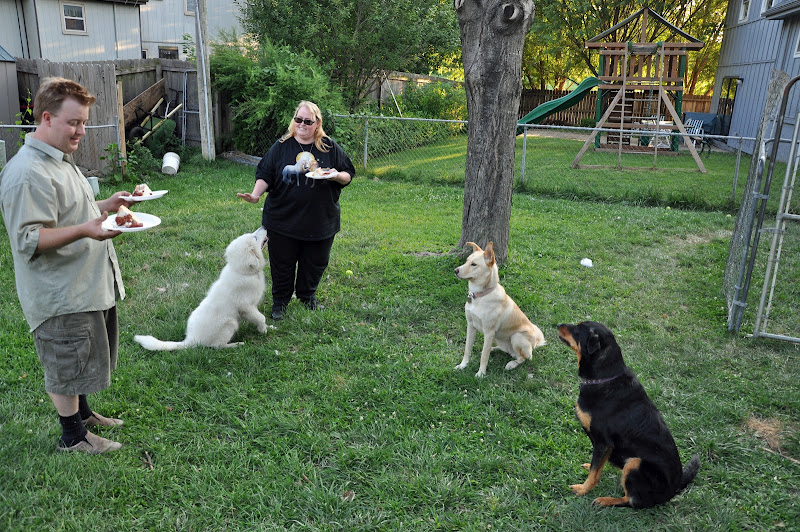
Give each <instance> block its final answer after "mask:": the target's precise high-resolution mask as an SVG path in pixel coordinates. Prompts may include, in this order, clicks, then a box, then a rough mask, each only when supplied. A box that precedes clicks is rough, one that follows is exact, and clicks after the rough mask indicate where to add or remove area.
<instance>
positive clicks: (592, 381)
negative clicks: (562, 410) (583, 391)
mask: <svg viewBox="0 0 800 532" xmlns="http://www.w3.org/2000/svg"><path fill="white" fill-rule="evenodd" d="M621 375H622V373H620V374H619V375H614V376H613V377H606V378H605V379H581V386H583V385H584V384H603V383H606V382H611V381H613V380H614V379H616V378H617V377H620V376H621Z"/></svg>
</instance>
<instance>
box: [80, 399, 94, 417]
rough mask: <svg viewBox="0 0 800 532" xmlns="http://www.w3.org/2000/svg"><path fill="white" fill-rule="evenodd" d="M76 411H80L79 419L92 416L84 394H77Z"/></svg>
mask: <svg viewBox="0 0 800 532" xmlns="http://www.w3.org/2000/svg"><path fill="white" fill-rule="evenodd" d="M78 412H80V414H81V419H82V420H84V421H86V420H87V419H89V418H90V417H92V409H91V408H89V401H87V400H86V396H85V395H79V396H78Z"/></svg>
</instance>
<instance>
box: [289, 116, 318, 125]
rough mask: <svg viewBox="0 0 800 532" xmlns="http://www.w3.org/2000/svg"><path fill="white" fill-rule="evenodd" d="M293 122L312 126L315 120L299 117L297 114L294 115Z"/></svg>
mask: <svg viewBox="0 0 800 532" xmlns="http://www.w3.org/2000/svg"><path fill="white" fill-rule="evenodd" d="M294 122H295V123H296V124H305V125H307V126H313V125H314V123H316V120H309V119H308V118H300V117H299V116H296V117H294Z"/></svg>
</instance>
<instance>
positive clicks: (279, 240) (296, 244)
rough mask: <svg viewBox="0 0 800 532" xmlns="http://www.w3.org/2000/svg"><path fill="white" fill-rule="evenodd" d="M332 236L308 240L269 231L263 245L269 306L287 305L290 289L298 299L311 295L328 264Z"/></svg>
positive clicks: (290, 295) (289, 298)
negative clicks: (266, 255) (269, 286)
mask: <svg viewBox="0 0 800 532" xmlns="http://www.w3.org/2000/svg"><path fill="white" fill-rule="evenodd" d="M333 239H334V237H330V238H327V239H325V240H313V241H308V240H297V239H295V238H292V237H289V236H285V235H280V234H278V233H270V234H269V242H268V243H267V249H268V250H269V271H270V274H271V276H272V306H273V308H274V307H280V306H286V305H288V304H289V301H291V299H292V293H295V294H297V299H300V300H302V301H308V300H309V299H311V298H312V297H313V296H314V294H315V293H316V291H317V286H318V285H319V281H320V279H322V274H323V273H325V268H327V267H328V260H329V259H330V256H331V246H332V245H333Z"/></svg>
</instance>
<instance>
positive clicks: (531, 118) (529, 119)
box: [517, 76, 600, 135]
mask: <svg viewBox="0 0 800 532" xmlns="http://www.w3.org/2000/svg"><path fill="white" fill-rule="evenodd" d="M599 84H600V80H599V79H597V78H596V77H594V76H590V77H588V78H586V79H585V80H583V81H581V82H580V85H578V86H577V87H576V88H575V90H573V91H572V92H570V93H569V94H567V95H566V96H562V97H561V98H556V99H555V100H550V101H549V102H544V103H543V104H542V105H540V106H539V107H537V108H536V109H534V110H533V111H531V112H530V113H528V114H526V115H525V116H523V117H522V118H520V119H519V121H518V122H517V125H522V124H538V123H540V122H541V121H542V120H544V119H545V118H547V117H548V116H550V115H551V114H553V113H557V112H558V111H563V110H564V109H569V108H570V107H572V106H573V105H576V104H577V103H578V102H580V101H581V100H583V98H584V96H586V95H587V94H589V91H591V90H592V89H593V88H595V87H597V85H599ZM523 129H524V128H522V127H517V135H519V134H520V133H522V131H523Z"/></svg>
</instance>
